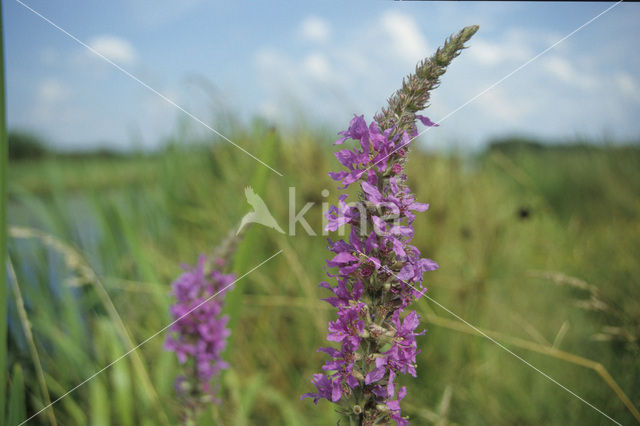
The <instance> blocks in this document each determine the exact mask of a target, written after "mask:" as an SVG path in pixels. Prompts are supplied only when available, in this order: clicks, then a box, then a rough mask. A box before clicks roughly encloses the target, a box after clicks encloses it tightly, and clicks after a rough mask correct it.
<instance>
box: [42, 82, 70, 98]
mask: <svg viewBox="0 0 640 426" xmlns="http://www.w3.org/2000/svg"><path fill="white" fill-rule="evenodd" d="M68 96H69V89H68V88H67V87H66V86H65V85H64V84H62V83H61V82H60V81H58V80H55V79H52V78H49V79H46V80H44V81H42V82H41V83H40V85H39V86H38V90H37V99H38V101H39V102H41V103H47V104H52V103H57V102H60V101H63V100H65V99H66V98H67V97H68Z"/></svg>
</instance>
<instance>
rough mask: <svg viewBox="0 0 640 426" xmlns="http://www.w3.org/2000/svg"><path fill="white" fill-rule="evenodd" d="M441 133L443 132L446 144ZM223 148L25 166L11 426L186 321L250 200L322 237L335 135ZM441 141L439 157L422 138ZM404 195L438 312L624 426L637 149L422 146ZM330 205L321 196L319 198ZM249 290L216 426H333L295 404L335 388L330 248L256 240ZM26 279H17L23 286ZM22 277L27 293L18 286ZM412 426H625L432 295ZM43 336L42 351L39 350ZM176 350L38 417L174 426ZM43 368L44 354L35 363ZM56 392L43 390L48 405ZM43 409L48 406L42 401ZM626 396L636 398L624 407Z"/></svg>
mask: <svg viewBox="0 0 640 426" xmlns="http://www.w3.org/2000/svg"><path fill="white" fill-rule="evenodd" d="M434 137H436V136H434ZM231 139H232V140H234V141H235V142H237V143H238V144H240V145H242V146H243V147H245V148H246V149H247V150H248V151H250V152H252V153H254V154H256V155H257V156H258V157H259V158H261V159H263V160H264V161H265V162H267V163H268V164H270V165H272V166H273V167H274V168H276V169H277V170H279V171H281V172H283V174H284V177H280V176H278V175H276V174H275V173H272V172H271V171H269V170H268V169H267V168H265V167H262V166H260V165H259V164H258V163H256V162H255V161H254V160H253V159H251V158H250V157H248V156H246V155H244V154H242V153H241V152H240V151H238V150H237V149H236V148H234V147H232V146H230V145H228V144H223V143H211V144H209V145H198V146H191V147H185V146H179V145H174V146H172V147H171V148H169V149H167V150H166V152H163V153H162V154H157V155H143V154H140V155H132V156H129V157H113V158H103V157H99V156H96V157H92V156H86V157H82V158H65V157H46V156H45V157H43V158H39V159H36V160H21V161H16V162H13V163H12V164H11V165H10V168H9V224H10V237H9V254H10V259H11V264H12V266H13V268H14V270H15V277H16V279H17V284H18V286H19V289H20V293H21V298H17V297H16V292H15V288H14V286H11V287H10V288H9V289H8V299H9V317H10V319H9V347H8V350H9V355H8V364H9V379H10V390H9V394H10V395H9V398H10V402H9V408H8V410H9V416H10V421H9V424H17V423H19V422H21V421H22V420H23V419H25V418H26V417H27V416H30V415H31V414H34V413H35V412H36V411H38V410H39V409H40V408H41V407H43V406H44V405H45V404H46V401H47V398H48V399H49V400H55V399H56V398H58V397H60V396H61V395H63V394H64V393H65V392H66V391H67V390H69V389H71V388H73V387H74V386H76V385H77V384H79V383H81V382H82V381H83V380H84V379H86V378H87V377H89V376H91V375H92V374H93V373H94V372H96V371H99V370H100V369H101V368H102V367H104V366H106V365H107V364H109V363H110V362H111V361H112V360H115V359H117V358H118V357H119V356H120V355H121V354H124V353H125V352H126V351H127V350H128V349H129V348H131V347H133V346H135V345H136V344H137V343H138V342H142V341H144V340H145V339H147V338H148V337H149V336H152V335H153V334H154V333H155V332H156V331H157V330H159V329H162V328H163V327H164V326H165V325H166V324H168V323H169V322H170V317H169V313H168V307H169V305H170V303H171V298H170V297H169V287H170V283H171V281H172V280H173V279H174V278H175V277H176V276H177V275H178V274H179V273H180V264H181V263H191V264H193V263H195V262H196V259H197V256H198V254H199V253H207V252H210V251H212V250H213V249H214V247H215V245H216V244H217V243H218V242H219V241H220V240H221V239H222V238H224V236H226V235H227V233H228V231H229V230H230V229H231V228H232V227H234V226H236V225H237V224H238V222H239V221H240V219H241V218H242V216H243V215H244V214H245V213H246V212H248V211H249V210H250V207H249V206H248V205H247V204H246V201H245V199H244V196H243V195H242V193H243V190H244V188H245V186H247V185H252V186H253V188H254V190H255V191H256V193H258V194H259V195H261V196H262V197H263V198H264V200H265V202H266V204H267V205H268V206H269V208H270V209H271V211H272V213H273V214H274V216H275V217H276V219H277V220H278V221H279V222H280V224H281V225H282V226H283V227H285V226H286V224H287V218H288V192H289V191H288V188H289V187H295V188H296V211H298V210H300V209H301V208H302V206H303V205H304V204H305V203H307V202H309V201H313V202H315V203H316V204H315V206H314V207H313V208H312V209H311V210H310V212H309V213H308V214H307V215H306V218H307V220H308V222H309V223H310V224H311V226H312V227H313V228H314V229H315V230H320V229H321V225H320V221H321V207H320V203H322V202H324V201H326V200H329V201H331V202H335V201H336V198H337V191H336V190H335V183H334V182H333V181H332V180H330V179H329V177H328V176H327V172H328V171H329V170H336V169H337V162H336V161H335V159H334V157H333V155H332V150H333V149H334V147H333V146H332V145H331V142H332V141H333V137H332V136H331V135H324V134H323V133H322V132H313V131H309V132H298V133H296V134H295V135H290V136H281V135H280V134H279V133H278V132H274V131H272V130H269V129H268V128H267V127H266V126H261V125H258V124H256V125H254V126H252V127H251V128H247V129H237V130H235V131H234V132H233V134H232V136H231ZM425 143H428V141H425ZM410 158H411V159H410V162H409V178H410V181H409V183H410V186H411V187H412V189H413V190H414V192H415V193H416V194H417V197H416V198H417V199H418V201H421V202H428V203H430V204H431V209H430V210H429V211H428V212H426V213H425V214H421V215H419V216H418V219H417V220H416V222H415V228H416V238H415V240H414V242H415V243H416V245H417V246H418V247H419V248H420V250H421V251H422V253H423V255H425V256H427V257H430V258H433V259H435V260H436V261H437V262H438V263H439V264H440V269H439V270H438V271H437V272H432V273H429V274H427V276H426V281H425V284H426V285H427V286H428V288H429V295H430V297H432V298H433V299H435V300H437V301H438V303H440V304H442V305H443V306H445V307H446V308H447V309H449V310H450V311H452V312H454V313H455V314H457V315H459V316H460V317H461V318H464V320H466V321H468V322H469V323H471V324H473V325H474V326H476V327H478V328H480V329H482V330H484V331H485V332H486V333H487V334H488V335H490V336H491V337H492V338H493V339H495V340H497V341H499V342H500V343H501V344H503V345H504V346H505V347H507V348H509V350H512V351H513V352H514V353H515V354H517V355H518V356H521V357H522V358H524V359H525V360H527V361H528V362H530V363H531V364H532V365H534V366H535V367H537V368H539V369H540V370H542V371H544V372H545V373H547V374H548V375H549V376H551V377H553V378H554V379H555V380H557V381H558V382H559V383H561V384H562V385H564V386H566V387H567V388H568V389H570V390H572V391H573V392H575V393H576V394H577V395H579V396H580V397H582V398H584V399H585V400H586V401H588V402H589V403H592V404H593V405H594V406H596V407H597V408H599V409H601V410H602V411H604V412H605V413H606V414H607V415H609V416H611V417H613V418H614V419H616V420H617V421H619V422H621V423H622V424H633V423H634V422H635V421H636V420H634V415H633V414H632V405H635V406H636V407H638V406H640V341H639V339H640V297H638V290H640V281H639V279H638V277H639V276H640V263H639V259H640V149H638V148H632V147H627V148H623V147H613V146H610V147H606V148H593V147H588V146H586V145H573V146H565V147H557V148H545V147H541V146H537V145H530V144H513V143H512V144H506V145H505V144H503V145H496V146H494V148H493V149H490V150H487V151H486V152H484V153H482V154H478V155H473V156H472V155H466V156H465V155H454V154H452V155H432V154H427V153H425V152H421V151H419V150H417V149H414V150H413V151H412V153H411V156H410ZM325 188H326V189H329V190H330V192H331V193H330V195H329V197H328V198H324V197H323V196H322V195H321V191H322V190H323V189H325ZM278 250H283V252H282V254H280V255H279V256H277V257H275V258H274V259H273V260H271V261H269V262H268V263H266V264H265V265H264V266H263V267H261V268H259V269H257V270H256V271H255V272H253V273H251V274H249V275H248V276H247V277H245V278H243V279H242V280H241V281H239V282H238V283H237V285H236V289H235V290H234V291H233V293H231V294H230V297H229V300H228V304H227V308H228V309H227V310H228V313H229V314H230V315H231V316H232V318H233V323H234V328H233V335H232V341H231V345H230V347H229V350H228V352H227V355H226V357H227V359H228V360H229V361H230V363H231V366H232V368H231V369H230V370H229V371H228V372H227V373H225V375H224V376H223V384H222V393H221V398H222V401H223V402H222V404H221V405H220V406H219V407H212V412H211V413H207V417H208V418H211V419H217V424H220V425H249V424H256V425H260V424H272V425H281V424H285V425H316V424H317V425H327V424H335V422H336V421H337V419H338V417H337V415H336V414H335V413H334V411H333V407H332V406H331V404H329V403H327V402H326V401H324V402H321V403H320V404H319V405H318V406H317V407H316V406H314V405H313V403H312V402H311V401H310V400H303V401H300V400H299V397H300V395H301V394H302V393H304V392H309V391H311V390H312V385H311V383H310V382H309V380H310V378H311V375H312V373H314V372H317V371H319V369H320V366H321V364H322V362H323V361H324V360H325V355H324V354H322V353H317V352H316V349H317V348H318V347H319V346H324V345H325V344H326V342H325V340H324V339H325V335H326V325H327V321H328V320H329V319H330V318H331V316H332V310H331V309H329V308H330V307H329V306H328V305H327V304H326V303H324V302H322V301H321V300H320V299H321V298H322V297H327V294H326V291H325V290H322V289H320V288H318V287H317V283H319V282H320V281H322V280H323V279H324V277H325V275H324V270H323V266H324V259H326V258H328V257H329V252H328V251H327V249H326V241H325V237H323V236H322V235H318V236H309V235H307V234H306V233H305V232H304V231H303V229H302V228H301V227H298V229H297V235H296V236H294V237H291V236H285V235H282V234H279V233H277V232H275V231H274V230H272V229H267V228H264V227H261V226H254V227H253V228H252V229H251V230H250V231H249V233H248V235H247V238H246V239H245V240H244V241H243V243H242V244H241V246H240V249H239V251H238V254H237V257H236V259H235V263H234V268H233V269H234V272H235V273H237V274H238V275H242V274H244V273H245V272H247V271H249V270H250V269H251V268H253V267H254V266H255V265H258V264H259V263H261V262H262V261H264V260H265V259H267V258H268V257H269V256H271V255H273V254H274V253H276V252H277V251H278ZM10 278H11V277H10ZM10 281H11V282H13V280H11V279H10ZM415 309H417V310H418V312H419V313H420V314H421V316H422V318H423V320H422V321H423V325H424V328H426V329H427V333H426V334H425V335H424V336H422V337H420V338H419V339H418V341H419V345H420V347H421V349H422V353H421V354H420V355H419V358H418V362H419V371H418V378H417V379H413V378H412V377H403V378H401V379H400V382H401V383H402V384H404V385H406V386H407V387H408V396H407V398H406V399H405V400H404V403H403V404H404V414H406V415H409V416H410V417H411V420H412V424H417V425H421V424H438V425H445V424H460V425H468V424H474V425H494V424H499V425H539V424H557V425H566V424H580V425H599V424H610V423H609V420H607V419H606V418H605V417H604V416H602V415H601V414H599V413H598V412H597V411H595V410H594V409H593V408H591V407H589V406H588V405H586V404H585V403H583V402H581V401H580V400H579V399H578V398H576V397H575V396H572V395H571V394H569V393H568V392H567V391H565V390H563V389H561V388H560V387H559V386H557V385H556V384H554V383H552V382H551V381H549V380H548V379H547V378H545V377H543V376H542V375H541V374H539V373H538V372H536V371H534V370H533V369H532V368H530V367H529V366H527V365H525V364H524V363H523V362H521V361H520V360H518V359H516V358H515V357H514V356H513V355H511V354H509V353H508V352H507V351H505V350H504V349H502V348H500V347H499V346H497V345H496V344H495V343H493V342H491V341H489V340H488V339H486V338H485V337H482V336H479V335H477V333H476V332H475V331H474V330H473V329H471V328H470V327H468V326H466V325H465V324H464V323H462V322H460V321H459V320H457V319H456V318H455V317H454V316H452V315H451V314H450V313H448V312H447V311H445V310H443V309H442V308H440V307H439V306H437V305H436V304H434V303H432V302H430V301H428V300H424V299H423V300H421V301H420V302H418V303H417V304H416V305H415ZM25 326H30V328H31V332H32V335H30V334H25ZM164 339H165V334H164V333H162V334H160V335H158V336H157V337H155V338H153V339H152V340H150V341H149V342H148V343H146V344H145V345H143V346H142V347H141V348H140V349H139V350H137V351H135V352H133V353H132V354H131V355H129V356H128V357H126V358H125V359H123V360H122V361H119V362H118V363H116V364H115V365H113V366H112V367H111V368H109V369H107V370H105V371H104V372H102V373H101V374H99V375H97V376H96V377H95V378H94V379H92V380H91V381H89V382H88V383H86V384H84V385H83V386H81V387H80V388H78V389H77V390H75V391H74V392H73V393H71V394H69V395H68V396H66V397H65V398H63V399H62V400H61V401H60V402H58V403H56V404H55V405H54V406H53V410H48V411H47V412H43V413H42V414H40V415H39V416H38V417H36V418H34V419H33V420H32V421H31V423H32V424H48V423H49V422H54V421H55V422H57V424H61V425H76V424H77V425H84V424H92V425H109V424H112V425H123V426H128V425H138V424H142V425H147V424H148V425H155V424H175V423H176V422H177V420H178V418H177V413H178V411H179V407H178V406H177V402H176V399H175V395H174V388H173V381H174V379H175V376H176V374H177V373H178V364H177V361H176V359H175V355H174V354H173V353H167V352H165V351H163V350H162V345H163V342H164ZM36 353H37V355H36ZM45 390H46V392H45ZM47 394H48V396H47ZM627 398H628V399H627Z"/></svg>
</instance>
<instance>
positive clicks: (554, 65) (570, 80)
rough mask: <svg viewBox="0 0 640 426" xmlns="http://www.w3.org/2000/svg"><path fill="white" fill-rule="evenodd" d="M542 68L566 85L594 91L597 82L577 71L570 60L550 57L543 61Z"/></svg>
mask: <svg viewBox="0 0 640 426" xmlns="http://www.w3.org/2000/svg"><path fill="white" fill-rule="evenodd" d="M542 67H543V69H545V70H546V71H547V72H548V73H550V74H551V75H553V76H554V77H556V78H557V79H559V80H560V81H562V82H563V83H565V84H568V85H571V86H576V87H579V88H581V89H592V88H594V87H595V86H596V85H597V80H596V79H595V78H594V77H592V76H591V75H589V74H587V73H585V72H584V71H581V70H578V69H576V68H575V67H574V66H573V65H572V64H571V62H569V60H567V59H565V58H562V57H560V56H550V57H548V58H545V59H543V60H542Z"/></svg>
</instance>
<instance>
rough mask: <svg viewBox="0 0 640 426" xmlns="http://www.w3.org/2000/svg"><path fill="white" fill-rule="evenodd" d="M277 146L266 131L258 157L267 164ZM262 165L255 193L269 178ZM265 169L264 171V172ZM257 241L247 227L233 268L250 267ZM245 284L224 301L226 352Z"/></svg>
mask: <svg viewBox="0 0 640 426" xmlns="http://www.w3.org/2000/svg"><path fill="white" fill-rule="evenodd" d="M277 148H278V136H277V134H276V132H275V130H270V131H268V132H267V136H266V138H265V141H264V145H263V149H262V151H261V152H260V158H264V161H265V162H267V163H268V164H272V163H273V162H274V159H275V157H276V153H277ZM262 169H264V167H259V168H257V169H256V171H255V174H254V175H253V178H252V180H251V185H252V187H253V189H254V191H255V193H256V194H259V195H260V194H264V192H265V190H266V188H267V182H268V180H269V178H270V173H266V172H269V170H262ZM265 171H266V172H265ZM257 242H258V234H257V231H256V229H255V227H252V228H251V229H249V230H248V231H247V233H246V235H245V237H244V239H243V240H242V241H241V242H240V244H239V245H238V250H237V252H236V255H235V257H234V263H233V270H234V271H245V270H247V269H248V268H249V267H251V262H252V258H253V255H254V254H255V246H256V244H257ZM244 287H245V286H239V287H236V288H235V289H234V291H232V292H229V294H228V295H227V301H226V311H227V313H228V315H229V328H230V329H231V330H232V332H231V336H230V337H229V342H228V345H227V350H226V353H230V352H232V347H233V340H234V333H233V330H235V327H236V324H237V323H238V318H239V317H240V313H241V310H242V293H243V288H244Z"/></svg>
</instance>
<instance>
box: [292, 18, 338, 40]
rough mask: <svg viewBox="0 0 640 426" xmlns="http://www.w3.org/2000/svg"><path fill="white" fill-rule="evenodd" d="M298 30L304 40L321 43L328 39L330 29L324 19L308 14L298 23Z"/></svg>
mask: <svg viewBox="0 0 640 426" xmlns="http://www.w3.org/2000/svg"><path fill="white" fill-rule="evenodd" d="M299 32H300V36H301V37H302V38H304V39H305V40H309V41H313V42H318V43H321V42H324V41H327V40H328V39H329V36H330V34H331V29H330V27H329V24H328V23H327V21H325V20H324V19H322V18H319V17H317V16H309V17H307V18H305V20H304V21H302V23H301V24H300V30H299Z"/></svg>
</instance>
